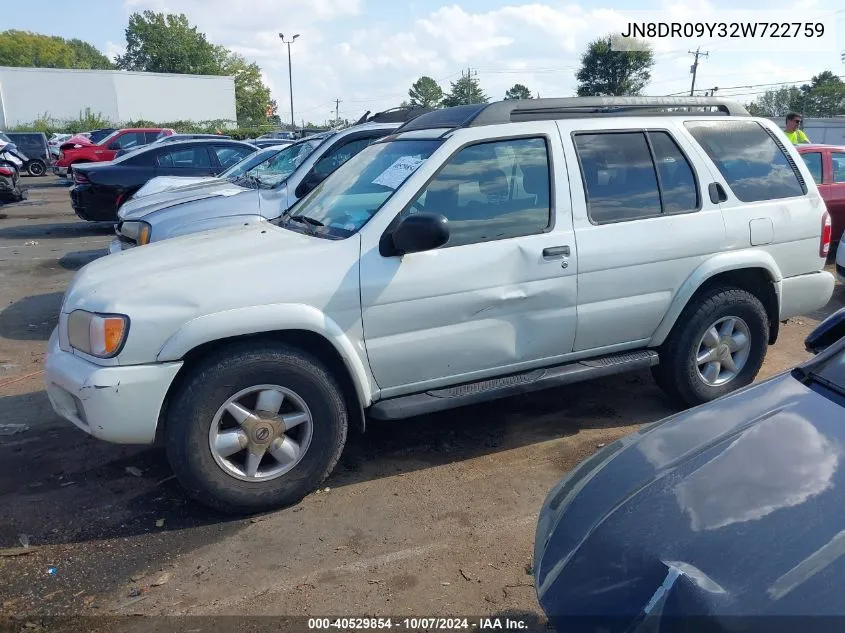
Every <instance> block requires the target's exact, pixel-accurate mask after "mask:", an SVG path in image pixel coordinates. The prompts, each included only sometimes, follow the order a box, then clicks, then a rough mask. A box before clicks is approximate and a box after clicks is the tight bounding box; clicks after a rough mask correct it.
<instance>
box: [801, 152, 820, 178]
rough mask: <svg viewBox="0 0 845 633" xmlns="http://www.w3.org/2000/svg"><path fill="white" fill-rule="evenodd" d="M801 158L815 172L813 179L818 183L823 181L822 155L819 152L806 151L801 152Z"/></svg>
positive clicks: (811, 171) (812, 172)
mask: <svg viewBox="0 0 845 633" xmlns="http://www.w3.org/2000/svg"><path fill="white" fill-rule="evenodd" d="M801 158H803V159H804V164H805V165H807V169H809V170H810V173H811V174H813V180H815V181H816V184H817V185H820V184H821V183H822V155H821V154H820V153H819V152H805V153H803V154H801Z"/></svg>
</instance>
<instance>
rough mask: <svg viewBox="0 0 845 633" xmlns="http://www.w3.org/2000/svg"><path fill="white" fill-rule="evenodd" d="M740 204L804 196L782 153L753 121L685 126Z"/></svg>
mask: <svg viewBox="0 0 845 633" xmlns="http://www.w3.org/2000/svg"><path fill="white" fill-rule="evenodd" d="M685 125H686V126H687V129H688V130H689V131H690V134H692V136H693V137H694V138H695V140H696V141H698V143H699V144H700V145H701V147H702V148H704V151H705V152H707V155H708V156H709V157H710V159H711V160H712V161H713V162H714V163H715V164H716V167H718V169H719V171H720V172H721V174H722V176H723V177H724V179H725V180H726V181H727V182H728V186H729V187H730V188H731V190H732V191H733V192H734V195H736V197H737V198H739V199H740V200H741V201H742V202H758V201H761V200H775V199H778V198H791V197H794V196H801V195H804V187H803V186H802V183H801V182H800V181H799V180H798V175H797V173H796V170H795V169H793V166H792V164H791V163H790V161H789V159H788V158H787V156H786V154H785V153H784V151H783V150H782V149H781V148H780V147H779V146H778V144H777V143H776V142H775V140H774V139H773V138H772V137H771V135H769V133H768V132H767V131H766V130H765V129H763V127H762V126H761V125H760V124H759V123H756V122H754V121H700V122H699V121H697V122H688V123H686V124H685Z"/></svg>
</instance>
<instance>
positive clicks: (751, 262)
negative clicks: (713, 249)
mask: <svg viewBox="0 0 845 633" xmlns="http://www.w3.org/2000/svg"><path fill="white" fill-rule="evenodd" d="M744 268H762V269H763V270H765V271H766V272H767V273H768V275H769V278H770V279H771V280H772V282H773V283H774V284H775V291H776V293H777V296H778V302H780V296H781V293H780V288H781V281H782V280H783V276H782V275H781V272H780V268H778V265H777V264H776V263H775V260H774V258H773V257H772V256H771V255H770V254H769V253H767V252H766V251H761V250H745V251H740V252H728V253H719V254H717V255H714V256H713V257H710V258H709V259H707V260H705V261H704V262H702V263H701V264H700V265H699V266H698V268H696V269H695V270H694V271H693V272H692V274H690V276H689V277H687V279H686V281H685V282H684V283H683V284H682V285H681V287H680V288H679V289H678V292H677V293H676V294H675V299H674V300H673V301H672V304H671V305H670V306H669V310H668V311H667V312H666V315H665V316H664V317H663V320H662V321H661V322H660V325H659V326H658V327H657V329H656V330H655V332H654V335H653V336H652V338H651V341H650V342H649V347H657V346H659V345H662V344H663V342H664V341H665V340H666V337H667V336H669V332H671V331H672V328H673V327H674V325H675V321H677V320H678V317H679V316H680V315H681V312H683V310H684V308H685V307H686V306H687V303H689V300H690V299H691V298H692V296H693V295H694V294H695V293H696V291H697V290H698V289H699V288H701V286H702V285H703V284H704V283H705V282H706V281H707V280H708V279H712V278H713V277H715V276H716V275H718V274H720V273H724V272H729V271H732V270H741V269H744Z"/></svg>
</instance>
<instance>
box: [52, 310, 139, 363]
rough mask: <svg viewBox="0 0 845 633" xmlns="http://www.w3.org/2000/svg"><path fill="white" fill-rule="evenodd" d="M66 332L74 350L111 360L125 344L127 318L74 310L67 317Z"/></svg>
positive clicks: (127, 328) (127, 330)
mask: <svg viewBox="0 0 845 633" xmlns="http://www.w3.org/2000/svg"><path fill="white" fill-rule="evenodd" d="M67 331H68V342H69V343H70V345H71V347H73V348H74V349H77V350H79V351H80V352H84V353H85V354H89V355H90V356H96V357H97V358H113V357H114V356H117V354H118V353H119V352H120V350H121V349H122V348H123V344H124V343H125V342H126V335H127V334H128V333H129V317H128V316H126V315H125V314H97V313H94V312H87V311H86V310H74V311H73V312H71V313H70V316H68V320H67Z"/></svg>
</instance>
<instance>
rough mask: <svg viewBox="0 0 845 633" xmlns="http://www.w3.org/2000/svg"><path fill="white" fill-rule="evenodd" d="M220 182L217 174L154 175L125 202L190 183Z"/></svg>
mask: <svg viewBox="0 0 845 633" xmlns="http://www.w3.org/2000/svg"><path fill="white" fill-rule="evenodd" d="M216 182H220V178H218V177H217V176H195V177H194V176H156V177H155V178H151V179H150V180H148V181H147V183H146V184H145V185H144V186H143V187H141V188H140V189H138V191H136V192H135V193H134V194H133V195H132V197H131V198H130V199H129V200H128V201H127V202H132V201H134V200H137V199H138V198H144V197H146V196H149V195H152V194H154V193H161V192H162V191H172V190H174V189H181V188H183V187H188V186H190V185H198V184H205V183H216Z"/></svg>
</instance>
